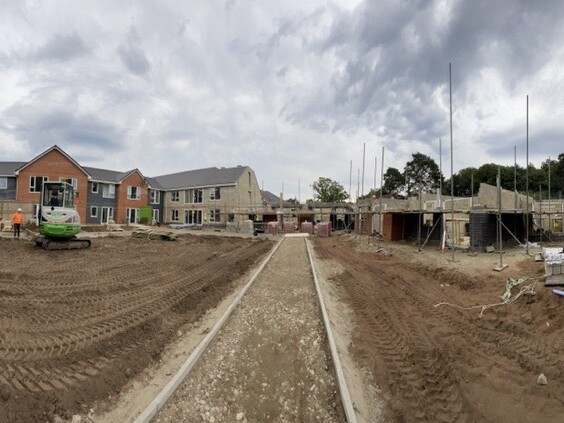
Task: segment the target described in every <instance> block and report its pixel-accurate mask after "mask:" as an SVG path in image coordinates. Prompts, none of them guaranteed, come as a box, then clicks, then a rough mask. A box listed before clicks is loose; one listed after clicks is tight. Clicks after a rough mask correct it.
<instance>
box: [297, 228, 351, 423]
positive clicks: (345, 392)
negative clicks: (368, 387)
mask: <svg viewBox="0 0 564 423" xmlns="http://www.w3.org/2000/svg"><path fill="white" fill-rule="evenodd" d="M305 241H306V246H307V253H308V256H309V262H310V264H311V270H312V273H313V279H314V281H315V290H316V291H317V296H318V298H319V305H320V307H321V314H322V315H323V323H324V325H325V330H326V331H327V340H328V341H329V349H330V350H331V357H332V359H333V364H334V366H335V373H336V375H337V383H338V386H339V393H340V395H341V401H342V402H343V408H344V409H345V416H346V418H347V422H348V423H356V413H355V411H354V406H353V403H352V400H351V397H350V394H349V389H348V387H347V382H346V380H345V374H344V372H343V368H342V366H341V360H340V359H339V352H338V351H337V344H336V343H335V338H334V337H333V330H332V329H331V322H330V321H329V314H328V313H327V308H326V307H325V301H324V300H323V294H322V293H321V286H320V283H319V278H318V277H317V271H316V270H315V264H314V262H313V254H312V251H311V244H310V242H309V240H308V239H306V240H305Z"/></svg>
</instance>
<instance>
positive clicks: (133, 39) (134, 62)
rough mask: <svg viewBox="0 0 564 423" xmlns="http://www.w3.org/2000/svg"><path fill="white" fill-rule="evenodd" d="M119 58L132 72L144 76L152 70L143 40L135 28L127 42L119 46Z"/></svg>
mask: <svg viewBox="0 0 564 423" xmlns="http://www.w3.org/2000/svg"><path fill="white" fill-rule="evenodd" d="M117 53H118V56H119V57H120V59H121V61H122V62H123V64H124V65H125V67H126V68H127V69H129V71H130V72H132V73H134V74H135V75H138V76H143V75H145V74H147V72H149V70H151V64H150V63H149V60H148V59H147V57H146V56H145V52H144V51H143V49H142V46H141V38H140V37H139V34H137V30H136V29H135V27H134V26H132V27H131V28H130V29H129V33H128V35H127V40H126V41H125V42H124V43H123V44H121V45H119V46H118V48H117Z"/></svg>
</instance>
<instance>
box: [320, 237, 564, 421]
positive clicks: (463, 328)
mask: <svg viewBox="0 0 564 423" xmlns="http://www.w3.org/2000/svg"><path fill="white" fill-rule="evenodd" d="M315 246H316V252H317V255H318V257H319V258H320V260H321V261H322V262H323V263H324V264H323V266H324V267H325V268H327V267H334V271H333V272H332V273H333V276H332V277H331V280H330V283H331V285H332V288H333V289H334V290H335V291H336V292H337V295H339V297H340V298H341V299H342V300H343V301H344V302H345V303H346V304H347V305H348V310H350V313H351V320H352V322H353V325H352V329H351V330H352V334H351V343H350V345H349V348H348V352H349V353H350V354H351V356H352V357H353V360H354V361H355V362H356V363H357V364H358V365H359V366H360V367H361V368H362V369H363V370H364V374H365V375H368V376H369V377H370V379H371V380H370V381H369V382H370V383H371V384H372V385H373V388H374V389H375V390H376V392H379V393H381V395H382V396H383V406H382V407H383V413H384V419H385V420H386V421H390V422H541V421H542V422H562V421H564V398H563V397H562V393H563V392H564V355H563V353H564V349H563V347H564V329H563V323H564V308H563V307H564V302H563V301H562V298H560V297H558V296H556V295H554V294H553V293H552V292H551V290H550V289H548V288H545V287H544V284H543V282H542V280H541V279H540V278H539V277H540V276H541V275H543V273H544V271H543V264H542V263H535V262H534V259H533V258H532V257H528V256H526V255H525V254H524V253H523V251H522V250H519V249H514V250H506V252H505V254H504V264H509V267H508V268H507V269H505V270H504V271H503V272H494V271H493V270H492V268H493V267H495V266H497V265H498V264H499V256H498V255H491V254H485V253H484V254H478V255H476V256H473V255H470V254H468V253H459V252H457V253H456V254H455V262H454V263H453V262H452V261H450V258H451V254H450V252H449V253H441V252H439V251H437V250H436V248H435V247H427V248H426V249H425V250H424V252H423V253H416V248H415V246H413V245H411V244H403V245H402V244H401V243H382V245H381V246H382V247H383V248H384V250H383V251H382V252H380V253H376V252H375V250H376V245H374V243H372V244H369V243H368V239H367V238H366V237H364V238H357V237H354V236H349V235H342V236H335V237H331V238H317V239H316V240H315ZM524 276H528V277H529V279H528V280H527V281H526V282H524V284H530V283H533V282H534V281H538V282H537V283H536V285H535V287H534V289H535V291H536V295H535V296H534V298H527V297H526V296H521V297H520V298H518V300H517V301H516V302H515V303H513V304H511V305H504V306H500V307H493V308H489V309H487V310H485V311H484V314H483V317H482V318H480V317H479V314H480V310H481V309H480V308H475V309H470V310H462V309H459V308H456V307H453V306H448V305H443V306H438V307H435V305H436V304H438V303H441V302H448V303H452V304H456V305H460V306H473V305H483V304H492V303H498V302H500V296H501V295H502V294H503V292H504V291H505V281H506V280H507V278H509V277H513V278H521V277H524ZM518 290H519V288H518V287H516V288H513V292H514V293H516V292H518ZM533 300H534V302H533ZM540 373H544V375H546V377H547V380H548V384H547V385H538V384H537V377H538V376H539V374H540Z"/></svg>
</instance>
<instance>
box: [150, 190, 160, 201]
mask: <svg viewBox="0 0 564 423" xmlns="http://www.w3.org/2000/svg"><path fill="white" fill-rule="evenodd" d="M149 202H150V203H151V204H159V203H160V202H161V192H160V191H155V190H154V189H152V190H151V191H149Z"/></svg>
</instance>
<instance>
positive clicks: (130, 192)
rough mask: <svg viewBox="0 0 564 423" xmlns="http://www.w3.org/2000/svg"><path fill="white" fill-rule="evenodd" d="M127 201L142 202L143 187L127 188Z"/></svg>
mask: <svg viewBox="0 0 564 423" xmlns="http://www.w3.org/2000/svg"><path fill="white" fill-rule="evenodd" d="M127 199H128V200H140V199H141V187H132V186H130V185H128V186H127Z"/></svg>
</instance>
